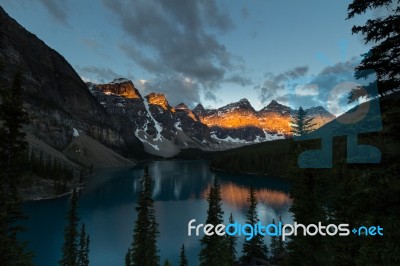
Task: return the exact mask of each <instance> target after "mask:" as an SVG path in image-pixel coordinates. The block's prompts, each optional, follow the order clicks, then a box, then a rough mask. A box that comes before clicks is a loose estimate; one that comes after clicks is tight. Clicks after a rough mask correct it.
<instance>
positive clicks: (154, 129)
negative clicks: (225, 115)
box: [87, 79, 215, 157]
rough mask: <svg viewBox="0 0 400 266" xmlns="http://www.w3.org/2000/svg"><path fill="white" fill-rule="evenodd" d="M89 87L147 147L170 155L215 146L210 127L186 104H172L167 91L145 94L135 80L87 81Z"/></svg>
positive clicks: (125, 129)
mask: <svg viewBox="0 0 400 266" xmlns="http://www.w3.org/2000/svg"><path fill="white" fill-rule="evenodd" d="M87 86H88V88H89V91H90V92H91V93H92V94H93V95H94V97H95V98H96V99H97V100H98V102H99V103H100V104H101V105H102V106H103V107H104V108H105V109H106V110H107V112H108V114H109V115H110V116H111V118H112V120H113V121H115V123H117V124H118V125H119V127H120V128H123V130H122V132H123V135H124V136H125V137H126V138H128V137H129V136H131V137H135V138H137V139H139V140H140V141H141V142H142V143H143V145H144V148H145V151H146V152H148V153H151V154H155V155H159V156H163V157H170V156H174V155H176V154H177V153H179V152H180V150H181V149H184V148H189V147H190V148H200V149H207V150H210V149H213V146H215V144H214V143H213V142H212V139H211V136H210V131H209V129H208V127H207V126H206V125H204V124H203V123H201V122H200V121H199V120H198V118H196V117H195V115H194V114H193V112H192V111H191V110H189V108H187V106H186V105H184V104H181V105H178V106H177V107H176V108H174V107H172V106H170V105H169V103H168V101H167V99H166V97H165V95H164V94H160V93H150V94H148V95H146V96H145V97H142V96H141V94H140V93H139V91H138V90H137V89H136V88H135V87H134V85H133V83H132V82H131V81H127V80H125V79H115V80H113V81H111V82H110V83H107V84H93V83H87Z"/></svg>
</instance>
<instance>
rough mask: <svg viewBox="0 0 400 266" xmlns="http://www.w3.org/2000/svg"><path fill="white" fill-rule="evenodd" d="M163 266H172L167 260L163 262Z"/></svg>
mask: <svg viewBox="0 0 400 266" xmlns="http://www.w3.org/2000/svg"><path fill="white" fill-rule="evenodd" d="M163 266H172V264H171V263H170V262H169V260H165V261H164V264H163Z"/></svg>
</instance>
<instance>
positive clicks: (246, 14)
mask: <svg viewBox="0 0 400 266" xmlns="http://www.w3.org/2000/svg"><path fill="white" fill-rule="evenodd" d="M240 15H241V16H242V18H243V19H247V18H248V17H249V10H248V9H247V7H246V6H243V7H242V8H241V9H240Z"/></svg>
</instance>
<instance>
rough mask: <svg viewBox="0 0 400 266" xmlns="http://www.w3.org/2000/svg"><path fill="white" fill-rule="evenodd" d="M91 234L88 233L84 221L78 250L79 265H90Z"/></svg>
mask: <svg viewBox="0 0 400 266" xmlns="http://www.w3.org/2000/svg"><path fill="white" fill-rule="evenodd" d="M89 243H90V239H89V235H87V234H86V231H85V224H84V223H82V226H81V233H80V236H79V250H78V261H77V266H88V265H89Z"/></svg>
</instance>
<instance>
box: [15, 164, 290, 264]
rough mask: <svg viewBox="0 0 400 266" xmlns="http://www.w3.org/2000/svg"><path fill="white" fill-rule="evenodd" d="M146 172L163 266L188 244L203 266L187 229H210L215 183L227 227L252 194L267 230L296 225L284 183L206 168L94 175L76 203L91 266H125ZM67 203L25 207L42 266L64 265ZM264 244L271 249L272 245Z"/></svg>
mask: <svg viewBox="0 0 400 266" xmlns="http://www.w3.org/2000/svg"><path fill="white" fill-rule="evenodd" d="M145 165H148V167H149V172H150V174H151V176H152V177H153V179H154V189H153V197H154V199H155V205H154V207H155V210H156V217H157V222H158V224H159V231H160V236H159V238H158V247H159V250H160V257H161V260H160V261H161V263H163V262H164V260H165V259H168V260H169V261H170V262H171V263H172V264H173V265H178V259H179V252H180V247H181V246H182V244H185V248H186V255H187V257H188V260H189V265H197V264H198V253H199V251H200V242H199V241H200V238H201V236H199V237H196V236H188V233H187V231H188V230H187V226H188V222H189V221H190V220H192V219H196V224H198V223H204V222H205V220H206V214H207V208H208V203H207V200H206V196H207V193H208V190H209V188H210V185H211V183H212V180H213V177H214V176H218V178H219V181H220V184H221V196H222V199H223V209H224V212H225V223H228V217H229V214H230V213H231V212H232V213H233V216H234V218H235V220H236V221H238V222H242V223H244V222H245V216H246V211H247V207H248V205H247V202H246V198H247V196H248V189H249V188H250V187H251V186H253V187H254V188H255V189H256V193H257V197H258V200H259V205H258V212H259V218H260V220H261V221H262V223H270V222H271V221H272V219H275V220H278V219H279V217H281V218H282V221H283V222H285V223H290V222H292V215H291V213H290V212H289V207H290V204H291V200H290V198H289V189H290V186H289V184H288V183H287V182H286V181H284V180H282V179H279V178H274V177H261V176H254V175H232V174H225V173H220V172H212V171H210V170H209V165H208V162H207V161H173V160H171V161H154V162H148V163H146V164H144V163H143V164H139V165H137V166H136V167H134V168H118V169H115V168H114V169H102V170H96V172H95V174H94V175H93V176H91V177H90V178H89V180H88V183H87V185H86V187H85V189H84V190H83V191H81V193H80V198H79V215H80V217H81V222H84V223H85V225H86V228H87V232H88V233H89V235H90V239H91V242H90V265H94V266H97V265H98V266H114V265H115V266H119V265H124V257H125V254H126V251H127V248H128V247H129V245H130V243H131V242H132V231H133V227H134V222H135V220H136V211H135V205H136V197H137V195H138V192H139V189H140V183H139V177H140V176H141V175H142V174H143V168H144V166H145ZM68 199H69V196H65V197H61V198H56V199H51V200H42V201H30V202H25V203H24V205H23V208H24V212H25V214H26V215H27V216H28V217H29V219H28V220H27V221H26V222H25V223H24V224H26V226H27V227H28V231H27V232H25V233H23V234H21V238H22V239H24V240H27V241H29V247H30V249H31V250H33V252H34V253H35V259H34V261H35V264H36V265H38V266H48V265H49V266H53V265H57V261H58V260H59V259H60V257H61V247H62V242H63V230H64V225H65V219H64V217H65V215H66V212H67V207H68ZM243 241H244V237H241V238H239V241H238V247H237V250H238V251H239V252H240V251H241V249H242V243H243ZM265 241H266V243H267V244H268V243H269V239H268V238H266V239H265ZM238 255H239V254H238Z"/></svg>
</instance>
